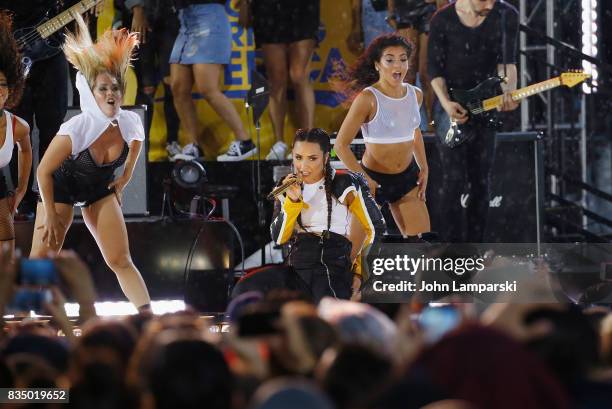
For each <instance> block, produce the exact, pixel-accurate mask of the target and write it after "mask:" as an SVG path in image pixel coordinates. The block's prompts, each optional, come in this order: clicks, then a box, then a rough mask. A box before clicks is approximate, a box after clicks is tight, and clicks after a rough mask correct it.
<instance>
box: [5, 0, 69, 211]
mask: <svg viewBox="0 0 612 409" xmlns="http://www.w3.org/2000/svg"><path fill="white" fill-rule="evenodd" d="M76 3H78V0H64V1H59V0H24V1H15V0H0V9H5V10H8V11H9V12H10V13H11V14H12V17H13V28H14V30H15V31H16V30H19V29H22V28H29V27H31V28H32V29H34V28H35V27H36V26H38V25H39V24H41V23H42V22H44V18H45V17H54V16H55V15H57V14H59V13H60V12H62V11H64V10H65V9H67V8H69V7H71V6H73V5H74V4H76ZM62 38H63V35H58V34H55V35H54V36H53V38H51V39H50V42H51V43H53V44H54V45H55V46H59V45H60V41H61V40H62ZM33 60H35V61H34V62H33V64H32V65H31V67H30V70H29V74H28V78H27V81H26V85H25V88H24V92H23V97H22V98H21V102H20V104H19V106H18V107H16V109H15V110H14V112H15V114H16V115H18V116H19V117H21V118H23V119H25V120H26V121H27V123H28V125H29V126H30V129H34V128H33V126H34V121H36V126H37V127H38V131H39V133H38V138H39V145H38V158H42V156H43V154H44V152H45V151H46V149H47V146H49V143H50V142H51V139H52V138H53V137H54V136H55V134H56V133H57V130H58V129H59V127H60V125H61V124H62V122H63V121H64V117H65V116H66V109H67V106H68V91H67V88H66V87H67V85H66V84H67V83H68V63H67V62H66V57H65V56H64V53H63V52H61V50H60V49H59V48H56V49H55V51H54V52H53V53H52V55H51V56H49V57H48V58H45V59H43V60H37V59H36V57H34V58H33ZM35 206H36V195H34V194H33V192H31V191H28V193H27V194H26V197H25V198H24V200H23V202H22V205H21V207H20V213H22V214H23V213H26V214H28V213H29V214H31V215H32V216H33V214H32V213H33V211H34V209H35Z"/></svg>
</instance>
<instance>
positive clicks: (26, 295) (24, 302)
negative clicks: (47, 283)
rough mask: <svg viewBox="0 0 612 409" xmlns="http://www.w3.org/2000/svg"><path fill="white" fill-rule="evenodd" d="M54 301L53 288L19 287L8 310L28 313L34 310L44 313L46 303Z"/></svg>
mask: <svg viewBox="0 0 612 409" xmlns="http://www.w3.org/2000/svg"><path fill="white" fill-rule="evenodd" d="M51 301H53V296H52V293H51V290H50V289H48V288H45V289H42V290H40V289H32V288H25V287H24V288H19V289H18V290H17V292H16V293H15V297H14V298H13V301H11V303H10V304H9V305H8V311H10V312H11V313H23V312H25V313H28V312H30V311H34V312H35V313H37V314H42V312H43V311H44V304H45V303H50V302H51Z"/></svg>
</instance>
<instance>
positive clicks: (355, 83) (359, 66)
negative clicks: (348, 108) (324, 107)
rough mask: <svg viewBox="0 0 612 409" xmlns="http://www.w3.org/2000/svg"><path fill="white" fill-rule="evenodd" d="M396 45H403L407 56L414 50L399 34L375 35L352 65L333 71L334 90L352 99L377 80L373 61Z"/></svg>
mask: <svg viewBox="0 0 612 409" xmlns="http://www.w3.org/2000/svg"><path fill="white" fill-rule="evenodd" d="M398 46H399V47H404V49H405V50H406V54H408V57H410V55H411V54H412V52H413V50H414V46H413V45H412V43H411V42H410V41H409V40H407V39H406V38H404V37H402V36H401V35H398V34H395V33H391V34H382V35H379V36H378V37H376V38H375V39H374V40H372V42H371V43H370V45H369V46H368V48H367V49H366V50H365V51H364V52H363V53H362V54H361V55H360V56H359V58H358V59H357V61H355V63H353V65H351V66H350V67H348V68H345V67H343V66H339V68H338V69H337V70H336V71H335V72H334V75H333V78H332V82H331V83H332V87H333V88H334V91H336V92H338V93H339V94H341V95H342V96H343V97H345V98H346V102H347V103H350V102H351V101H353V99H355V97H356V96H357V95H358V94H359V93H360V92H361V91H363V89H364V88H366V87H369V86H370V85H373V84H375V83H376V82H378V79H379V74H378V72H377V71H376V67H375V65H374V63H375V62H377V61H380V59H381V58H382V55H383V51H385V49H386V48H389V47H398Z"/></svg>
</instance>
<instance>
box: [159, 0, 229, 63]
mask: <svg viewBox="0 0 612 409" xmlns="http://www.w3.org/2000/svg"><path fill="white" fill-rule="evenodd" d="M179 22H180V29H179V33H178V36H177V37H176V41H175V42H174V47H173V48H172V53H171V54H170V64H186V65H190V64H229V62H230V57H231V53H232V34H231V29H230V23H229V19H228V18H227V14H226V13H225V7H224V6H223V5H222V4H194V5H191V6H189V7H186V8H182V9H180V10H179Z"/></svg>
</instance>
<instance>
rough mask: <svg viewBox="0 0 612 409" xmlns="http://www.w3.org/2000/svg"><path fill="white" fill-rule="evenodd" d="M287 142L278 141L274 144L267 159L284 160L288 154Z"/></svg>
mask: <svg viewBox="0 0 612 409" xmlns="http://www.w3.org/2000/svg"><path fill="white" fill-rule="evenodd" d="M287 149H288V148H287V144H286V143H285V142H281V141H278V142H276V143H275V144H274V145H272V149H270V153H268V155H267V156H266V160H283V159H285V156H286V155H287Z"/></svg>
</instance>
